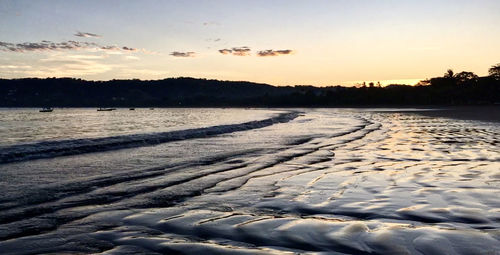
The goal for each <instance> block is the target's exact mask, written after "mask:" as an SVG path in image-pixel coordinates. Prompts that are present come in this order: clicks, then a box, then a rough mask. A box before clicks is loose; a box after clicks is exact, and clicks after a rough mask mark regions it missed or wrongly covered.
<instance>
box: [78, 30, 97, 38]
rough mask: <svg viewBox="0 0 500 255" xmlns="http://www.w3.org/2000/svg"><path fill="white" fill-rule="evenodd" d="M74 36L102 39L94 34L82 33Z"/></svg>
mask: <svg viewBox="0 0 500 255" xmlns="http://www.w3.org/2000/svg"><path fill="white" fill-rule="evenodd" d="M74 36H78V37H94V38H99V37H101V36H100V35H97V34H93V33H82V32H80V31H78V32H76V34H74Z"/></svg>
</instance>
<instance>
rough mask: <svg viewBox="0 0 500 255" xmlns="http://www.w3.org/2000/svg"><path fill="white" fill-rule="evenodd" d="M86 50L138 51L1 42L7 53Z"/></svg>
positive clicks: (0, 48)
mask: <svg viewBox="0 0 500 255" xmlns="http://www.w3.org/2000/svg"><path fill="white" fill-rule="evenodd" d="M84 49H96V50H103V51H123V52H133V51H137V49H135V48H130V47H126V46H122V47H118V46H115V45H112V46H102V45H99V44H97V43H93V42H78V41H66V42H51V41H45V40H43V41H41V42H25V43H8V42H0V51H6V52H29V51H61V50H84Z"/></svg>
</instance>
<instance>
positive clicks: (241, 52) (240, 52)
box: [219, 46, 251, 57]
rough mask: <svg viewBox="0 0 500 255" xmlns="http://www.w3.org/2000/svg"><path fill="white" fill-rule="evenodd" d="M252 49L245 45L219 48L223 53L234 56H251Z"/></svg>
mask: <svg viewBox="0 0 500 255" xmlns="http://www.w3.org/2000/svg"><path fill="white" fill-rule="evenodd" d="M250 51H251V50H250V48H249V47H247V46H243V47H233V48H231V49H221V50H219V53H221V54H223V55H229V54H232V55H234V56H240V57H244V56H250Z"/></svg>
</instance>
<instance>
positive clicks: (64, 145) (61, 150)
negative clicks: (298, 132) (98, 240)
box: [0, 112, 300, 164]
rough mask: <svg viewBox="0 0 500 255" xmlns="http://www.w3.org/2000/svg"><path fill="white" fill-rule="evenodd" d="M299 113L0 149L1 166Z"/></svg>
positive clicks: (259, 124)
mask: <svg viewBox="0 0 500 255" xmlns="http://www.w3.org/2000/svg"><path fill="white" fill-rule="evenodd" d="M299 114H300V113H299V112H286V113H280V114H278V115H276V116H274V117H271V118H268V119H264V120H256V121H249V122H244V123H238V124H228V125H219V126H211V127H203V128H194V129H185V130H176V131H168V132H158V133H148V134H133V135H120V136H112V137H103V138H86V139H69V140H60V141H43V142H38V143H30V144H19V145H13V146H5V147H0V164H6V163H12V162H19V161H27V160H33V159H41V158H53V157H59V156H69V155H77V154H83V153H91V152H103V151H110V150H117V149H125V148H134V147H142V146H150V145H156V144H160V143H167V142H173V141H180V140H186V139H193V138H205V137H212V136H216V135H220V134H226V133H233V132H239V131H246V130H251V129H257V128H263V127H267V126H271V125H273V124H277V123H285V122H289V121H291V120H293V119H295V118H297V117H298V116H299Z"/></svg>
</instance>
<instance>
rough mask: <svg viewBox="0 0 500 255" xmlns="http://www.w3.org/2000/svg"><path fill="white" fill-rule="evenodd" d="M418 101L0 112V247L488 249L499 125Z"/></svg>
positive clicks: (102, 250) (493, 233) (498, 182)
mask: <svg viewBox="0 0 500 255" xmlns="http://www.w3.org/2000/svg"><path fill="white" fill-rule="evenodd" d="M431 110H432V109H431ZM419 111H421V110H419V109H391V108H388V109H244V108H241V109H222V108H200V109H189V108H175V109H165V108H156V109H149V108H137V109H135V110H134V111H130V110H129V109H116V110H115V111H109V112H98V111H96V109H95V108H74V109H54V111H53V112H50V113H40V112H38V109H28V108H23V109H0V253H1V254H47V253H58V254H60V253H66V254H68V253H69V254H74V253H83V254H88V253H92V254H96V253H97V254H124V253H125V254H126V253H130V254H298V253H300V254H500V253H499V251H500V196H499V195H498V194H500V145H499V141H500V125H498V123H494V122H487V121H474V120H456V119H451V118H446V117H428V116H425V115H421V114H419Z"/></svg>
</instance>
